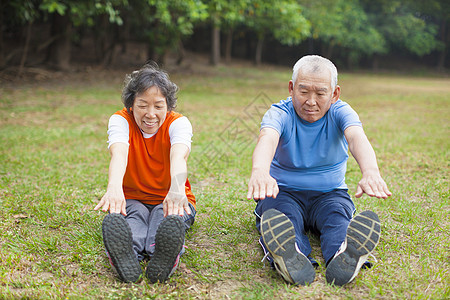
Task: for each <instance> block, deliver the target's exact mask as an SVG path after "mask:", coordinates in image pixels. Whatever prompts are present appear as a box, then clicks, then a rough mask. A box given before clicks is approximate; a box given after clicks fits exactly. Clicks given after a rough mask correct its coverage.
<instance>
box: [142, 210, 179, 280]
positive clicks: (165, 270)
mask: <svg viewBox="0 0 450 300" xmlns="http://www.w3.org/2000/svg"><path fill="white" fill-rule="evenodd" d="M184 233H185V227H184V223H183V220H182V219H181V217H179V216H174V215H170V216H167V217H166V218H165V219H164V220H163V221H162V222H161V224H160V225H159V227H158V229H157V230H156V237H155V253H154V255H153V257H152V258H151V259H150V262H149V264H148V266H147V270H146V271H145V276H147V278H148V280H149V281H150V282H151V283H156V282H158V281H159V282H164V281H166V280H167V279H168V278H169V275H170V273H171V271H172V269H173V267H174V265H175V262H176V260H177V257H178V254H180V252H181V249H182V247H183V244H184Z"/></svg>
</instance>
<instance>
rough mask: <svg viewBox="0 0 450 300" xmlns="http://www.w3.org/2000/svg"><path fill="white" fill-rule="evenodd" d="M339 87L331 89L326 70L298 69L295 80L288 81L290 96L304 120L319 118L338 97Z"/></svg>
mask: <svg viewBox="0 0 450 300" xmlns="http://www.w3.org/2000/svg"><path fill="white" fill-rule="evenodd" d="M340 92H341V89H340V87H339V86H336V88H335V89H334V91H333V90H332V89H331V74H330V72H329V71H328V70H324V71H321V72H314V73H313V72H305V71H302V70H300V72H299V73H298V76H297V80H296V81H295V83H294V82H292V80H291V81H289V95H290V96H291V97H292V103H293V104H294V108H295V111H296V112H297V115H298V116H299V117H300V118H302V119H303V120H305V121H306V122H309V123H313V122H316V121H317V120H319V119H321V118H322V117H323V116H324V115H325V114H326V113H327V111H328V110H329V109H330V106H331V104H333V103H335V102H336V101H337V100H338V99H339V95H340Z"/></svg>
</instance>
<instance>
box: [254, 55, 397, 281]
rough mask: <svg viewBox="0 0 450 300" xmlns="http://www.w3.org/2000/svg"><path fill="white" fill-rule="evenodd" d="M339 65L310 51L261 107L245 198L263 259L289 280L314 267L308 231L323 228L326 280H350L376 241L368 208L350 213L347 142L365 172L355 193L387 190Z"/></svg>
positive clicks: (310, 274)
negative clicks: (250, 202)
mask: <svg viewBox="0 0 450 300" xmlns="http://www.w3.org/2000/svg"><path fill="white" fill-rule="evenodd" d="M340 92H341V89H340V87H339V86H338V85H337V69H336V67H335V66H334V64H333V63H332V62H331V61H329V60H328V59H326V58H323V57H320V56H316V55H309V56H304V57H302V58H301V59H300V60H299V61H298V62H297V63H296V64H295V66H294V68H293V74H292V80H291V81H289V95H290V97H289V98H287V99H286V100H282V101H280V102H279V103H277V104H274V105H272V107H271V108H270V109H269V110H268V111H267V112H266V114H265V115H264V117H263V120H262V123H261V132H260V135H259V139H258V142H257V145H256V147H255V150H254V153H253V168H252V173H251V177H250V181H249V184H248V195H247V198H249V199H252V198H253V199H254V200H255V201H257V205H256V209H255V214H256V226H257V228H258V230H259V231H260V233H261V238H260V244H261V246H262V247H263V250H264V252H265V254H266V257H267V259H268V260H269V261H270V262H272V263H273V265H274V267H275V268H276V270H277V271H278V272H279V273H280V274H281V275H282V277H283V278H284V279H285V280H286V281H287V282H289V283H292V284H302V285H305V284H308V283H311V282H313V281H314V277H315V271H314V267H313V265H315V266H317V265H318V264H317V262H315V261H314V259H313V258H312V257H310V254H311V246H310V243H309V240H308V237H307V235H306V231H307V230H310V231H312V232H316V233H318V234H319V235H320V242H321V248H322V254H323V256H324V259H325V262H326V265H327V270H326V280H327V282H328V283H330V284H336V285H344V284H346V283H348V282H350V281H352V280H353V278H354V277H355V276H356V275H357V274H358V272H359V269H360V268H361V267H362V266H363V265H364V264H365V263H366V258H367V256H368V255H369V254H370V253H371V252H372V251H373V249H374V248H375V246H376V245H377V243H378V241H379V235H380V231H381V228H380V223H379V219H378V216H377V215H376V214H375V213H374V212H372V211H364V212H362V213H360V214H359V215H357V216H355V217H354V218H353V214H354V212H355V206H354V204H353V202H352V200H351V198H350V196H349V194H348V192H347V185H346V183H345V172H346V165H347V160H348V149H350V152H351V153H352V155H353V157H354V158H355V159H356V161H357V163H358V165H359V167H360V169H361V173H362V179H361V180H360V181H359V183H358V186H357V189H356V194H355V197H357V198H358V197H361V196H362V195H363V193H366V194H367V195H369V196H372V197H377V198H383V199H386V198H387V197H389V196H390V195H391V192H390V191H389V189H388V187H387V185H386V183H385V182H384V180H383V179H382V177H381V175H380V171H379V169H378V165H377V160H376V157H375V152H374V150H373V148H372V146H371V144H370V142H369V140H368V139H367V137H366V135H365V133H364V130H363V128H362V125H361V122H360V120H359V117H358V115H357V113H356V112H355V111H354V110H353V109H352V108H351V107H350V106H349V105H348V104H347V103H345V102H344V101H342V100H340V99H339V95H340Z"/></svg>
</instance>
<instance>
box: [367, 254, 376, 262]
mask: <svg viewBox="0 0 450 300" xmlns="http://www.w3.org/2000/svg"><path fill="white" fill-rule="evenodd" d="M369 256H370V257H372V258H373V260H374V261H375V262H376V263H377V262H378V259H377V258H376V257H375V256H374V255H373V254H372V253H370V254H369Z"/></svg>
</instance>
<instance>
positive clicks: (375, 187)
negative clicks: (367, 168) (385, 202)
mask: <svg viewBox="0 0 450 300" xmlns="http://www.w3.org/2000/svg"><path fill="white" fill-rule="evenodd" d="M364 193H366V194H367V195H369V196H370V197H377V198H383V199H387V198H388V197H389V196H391V195H392V193H391V192H390V191H389V189H388V187H387V185H386V182H384V180H383V178H381V175H380V173H379V172H378V171H374V172H365V173H364V174H363V177H362V179H361V180H360V181H359V183H358V186H357V188H356V193H355V197H356V198H359V197H361V196H362V195H363V194H364Z"/></svg>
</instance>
